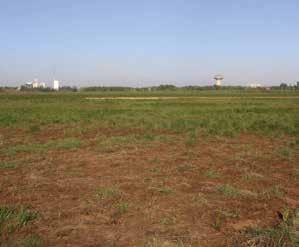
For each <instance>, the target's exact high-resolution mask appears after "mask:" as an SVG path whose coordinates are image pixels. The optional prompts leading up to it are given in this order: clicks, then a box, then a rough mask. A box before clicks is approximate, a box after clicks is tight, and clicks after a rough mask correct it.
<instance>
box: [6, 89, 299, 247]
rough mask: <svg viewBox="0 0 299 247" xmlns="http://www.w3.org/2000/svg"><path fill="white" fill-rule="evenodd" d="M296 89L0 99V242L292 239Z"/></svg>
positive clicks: (158, 244)
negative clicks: (285, 90) (286, 90)
mask: <svg viewBox="0 0 299 247" xmlns="http://www.w3.org/2000/svg"><path fill="white" fill-rule="evenodd" d="M298 96H299V92H298V91H297V93H296V92H221V91H219V92H197V93H194V92H193V93H186V92H179V93H178V92H173V93H137V92H135V93H133V92H132V93H106V94H105V93H90V94H87V93H56V94H55V93H40V94H38V93H36V94H28V93H23V94H4V93H2V94H0V246H1V247H3V246H27V247H29V246H31V247H33V246H36V247H37V246H103V247H110V246H136V247H139V246H140V247H143V246H144V247H162V246H163V247H186V246H188V247H190V246H192V247H193V246H296V244H298V242H296V241H298V238H299V237H298V232H299V223H298V216H297V214H298V213H297V212H296V208H299V189H298V188H299V165H298V164H299V148H298V147H299V138H298V134H299V129H298V127H299V126H298V123H299V97H298ZM125 97H130V100H129V99H126V98H125ZM135 97H137V98H135ZM147 97H149V98H147ZM169 97H170V98H169ZM98 98H102V99H101V100H98ZM132 98H133V99H134V98H135V99H136V100H132ZM165 98H167V100H165ZM137 99H138V100H137ZM153 99H155V100H153ZM296 229H297V230H296ZM296 239H297V240H296Z"/></svg>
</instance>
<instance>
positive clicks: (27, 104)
mask: <svg viewBox="0 0 299 247" xmlns="http://www.w3.org/2000/svg"><path fill="white" fill-rule="evenodd" d="M108 94H109V93H97V94H96V93H90V94H87V93H76V94H75V93H68V94H64V93H59V94H51V93H43V94H38V93H36V94H0V126H1V127H18V128H24V129H26V130H28V129H29V131H31V132H33V133H35V132H38V131H42V129H43V126H48V125H53V124H55V125H70V124H72V125H73V124H76V125H79V126H86V124H92V125H93V126H98V127H109V128H141V129H144V130H147V131H149V132H148V133H150V131H151V130H161V129H164V130H167V131H171V132H178V133H189V134H187V137H186V144H187V145H190V146H192V145H194V144H195V143H196V142H197V141H198V136H199V135H200V134H201V133H207V134H209V135H227V136H233V135H236V134H238V133H242V132H250V133H259V134H267V135H268V134H270V135H271V134H274V135H278V134H288V135H293V136H298V125H297V122H298V103H299V99H298V98H281V99H273V98H269V99H267V98H254V97H259V96H262V97H268V96H276V95H278V96H282V97H287V96H298V95H299V92H285V93H282V92H270V93H252V92H246V91H243V92H241V91H240V92H237V91H221V90H220V91H219V92H205V91H202V92H199V91H198V92H184V91H182V92H173V93H170V92H159V93H151V94H149V93H148V94H146V93H136V94H135V93H125V94H124V93H114V94H113V95H114V96H124V95H127V96H142V95H146V96H155V95H157V94H158V95H163V96H175V95H180V96H183V97H184V98H181V99H171V100H157V101H153V100H152V101H149V100H138V101H134V100H104V101H101V100H87V99H85V98H86V97H88V96H93V97H97V96H107V95H108ZM189 96H193V97H194V96H208V97H210V98H190V97H189ZM223 96H224V97H226V98H222V97H223ZM236 96H237V97H236ZM29 126H31V127H29ZM153 138H154V136H152V135H151V134H148V135H146V136H144V139H148V140H152V139H153Z"/></svg>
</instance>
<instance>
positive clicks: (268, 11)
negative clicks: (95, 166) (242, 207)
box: [0, 0, 299, 86]
mask: <svg viewBox="0 0 299 247" xmlns="http://www.w3.org/2000/svg"><path fill="white" fill-rule="evenodd" d="M0 58H1V60H0V85H2V86H3V85H17V83H21V82H25V81H30V80H32V79H34V78H39V79H40V81H45V82H47V83H50V82H51V81H52V79H53V77H54V76H55V78H57V79H59V80H61V81H62V82H63V83H64V84H66V85H77V86H86V85H102V84H103V85H128V86H136V85H138V84H139V85H153V84H155V85H156V84H159V83H173V84H176V85H186V84H198V85H203V84H208V83H212V78H213V76H214V75H215V74H217V73H221V74H223V75H224V77H225V81H224V83H226V84H231V85H232V84H243V85H245V84H248V83H250V82H260V83H264V84H278V83H281V82H287V83H291V82H295V81H299V0H184V1H183V0H147V1H142V0H118V1H117V0H109V1H108V0H106V1H101V0H97V1H96V0H85V1H84V0H51V1H47V0H26V1H25V0H0Z"/></svg>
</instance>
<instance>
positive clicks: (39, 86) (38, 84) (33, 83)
mask: <svg viewBox="0 0 299 247" xmlns="http://www.w3.org/2000/svg"><path fill="white" fill-rule="evenodd" d="M59 87H60V85H59V81H57V80H54V81H53V89H54V90H55V91H59ZM22 88H28V89H43V88H47V86H46V83H45V82H39V80H38V79H34V80H33V81H30V82H26V83H25V84H24V85H21V86H20V87H18V90H21V89H22Z"/></svg>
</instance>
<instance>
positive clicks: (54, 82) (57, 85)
mask: <svg viewBox="0 0 299 247" xmlns="http://www.w3.org/2000/svg"><path fill="white" fill-rule="evenodd" d="M53 89H54V90H56V91H59V81H57V80H54V81H53Z"/></svg>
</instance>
